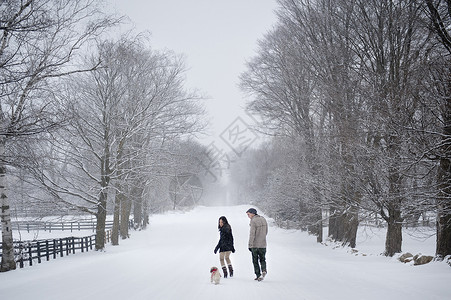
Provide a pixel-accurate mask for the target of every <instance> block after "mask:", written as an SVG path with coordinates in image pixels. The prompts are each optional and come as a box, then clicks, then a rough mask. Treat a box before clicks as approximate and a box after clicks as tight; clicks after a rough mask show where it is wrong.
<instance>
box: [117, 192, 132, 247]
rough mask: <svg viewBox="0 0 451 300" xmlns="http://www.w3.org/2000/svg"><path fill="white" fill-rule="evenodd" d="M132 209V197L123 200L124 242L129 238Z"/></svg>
mask: <svg viewBox="0 0 451 300" xmlns="http://www.w3.org/2000/svg"><path fill="white" fill-rule="evenodd" d="M131 208H132V201H131V200H130V196H128V197H126V196H125V195H124V198H123V199H121V228H120V229H121V232H120V233H121V238H122V239H123V240H125V239H127V238H128V237H129V235H128V223H129V221H130V211H131Z"/></svg>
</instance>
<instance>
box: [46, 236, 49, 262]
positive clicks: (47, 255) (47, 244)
mask: <svg viewBox="0 0 451 300" xmlns="http://www.w3.org/2000/svg"><path fill="white" fill-rule="evenodd" d="M45 258H46V260H47V261H49V260H50V257H49V240H45Z"/></svg>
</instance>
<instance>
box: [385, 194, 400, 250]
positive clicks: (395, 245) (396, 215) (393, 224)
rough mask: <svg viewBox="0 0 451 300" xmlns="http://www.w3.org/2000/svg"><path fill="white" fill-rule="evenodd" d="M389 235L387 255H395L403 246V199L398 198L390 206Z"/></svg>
mask: <svg viewBox="0 0 451 300" xmlns="http://www.w3.org/2000/svg"><path fill="white" fill-rule="evenodd" d="M387 224H388V228H387V236H386V239H385V252H384V255H385V256H393V255H395V254H396V253H400V252H401V247H402V218H401V201H400V200H396V201H393V202H392V203H390V205H389V206H388V218H387Z"/></svg>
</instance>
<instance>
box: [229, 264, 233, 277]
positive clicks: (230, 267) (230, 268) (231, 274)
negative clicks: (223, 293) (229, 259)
mask: <svg viewBox="0 0 451 300" xmlns="http://www.w3.org/2000/svg"><path fill="white" fill-rule="evenodd" d="M229 273H230V277H233V268H232V265H229Z"/></svg>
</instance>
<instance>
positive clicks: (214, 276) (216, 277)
mask: <svg viewBox="0 0 451 300" xmlns="http://www.w3.org/2000/svg"><path fill="white" fill-rule="evenodd" d="M210 273H211V280H210V282H211V283H213V282H214V283H215V284H219V281H220V280H221V274H220V273H219V270H218V268H217V267H211V268H210Z"/></svg>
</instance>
